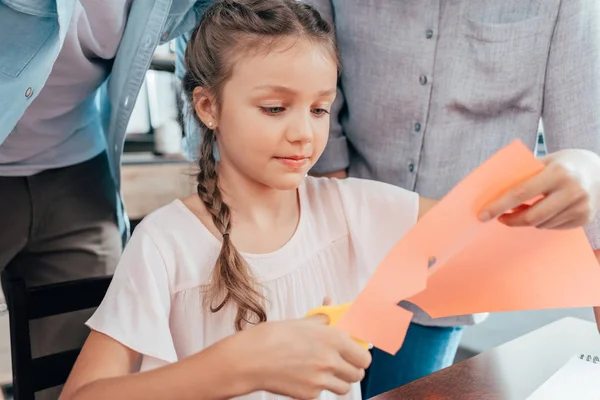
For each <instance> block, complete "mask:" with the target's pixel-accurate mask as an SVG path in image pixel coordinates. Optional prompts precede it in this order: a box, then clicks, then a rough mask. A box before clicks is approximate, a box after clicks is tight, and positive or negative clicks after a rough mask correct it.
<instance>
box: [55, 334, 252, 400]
mask: <svg viewBox="0 0 600 400" xmlns="http://www.w3.org/2000/svg"><path fill="white" fill-rule="evenodd" d="M232 356H233V355H232V354H231V350H230V349H229V348H228V346H227V343H226V342H222V343H219V344H217V345H215V346H212V347H210V348H208V349H206V350H205V351H202V352H201V353H199V354H197V355H195V356H192V357H189V358H186V359H184V360H182V361H180V362H177V363H174V364H170V365H168V366H165V367H163V368H158V369H155V370H152V371H149V372H142V373H134V369H135V368H136V366H137V364H138V362H139V359H140V355H139V354H138V353H136V352H135V351H133V350H131V349H130V348H128V347H125V346H124V345H122V344H121V343H119V342H118V341H116V340H114V339H113V338H111V337H109V336H106V335H104V334H102V333H99V332H96V331H92V332H91V333H90V335H89V337H88V339H87V341H86V343H85V345H84V347H83V349H82V351H81V354H80V356H79V358H78V359H77V362H76V364H75V366H74V368H73V371H72V373H71V375H70V376H69V379H68V381H67V383H66V385H65V387H64V389H63V392H62V395H61V400H67V399H68V400H71V399H77V400H79V399H81V400H84V399H90V400H91V399H112V398H115V399H116V398H124V399H131V400H135V399H167V398H171V397H172V396H173V395H174V394H175V393H176V394H177V398H178V399H196V398H198V395H199V394H200V393H202V396H203V398H206V399H224V398H231V397H235V396H239V395H243V394H246V393H250V392H252V391H253V390H252V389H253V386H252V385H253V382H251V381H249V379H248V378H249V375H251V374H250V373H249V372H250V371H248V370H245V368H247V367H248V366H247V365H244V362H243V361H240V362H228V360H233V361H235V358H234V357H232Z"/></svg>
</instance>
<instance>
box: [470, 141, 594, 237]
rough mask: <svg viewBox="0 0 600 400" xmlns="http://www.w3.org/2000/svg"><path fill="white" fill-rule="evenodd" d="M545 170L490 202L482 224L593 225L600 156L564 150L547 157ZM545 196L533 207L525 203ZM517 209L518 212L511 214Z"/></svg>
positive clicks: (563, 226) (570, 226) (548, 226)
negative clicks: (498, 222) (489, 221)
mask: <svg viewBox="0 0 600 400" xmlns="http://www.w3.org/2000/svg"><path fill="white" fill-rule="evenodd" d="M542 161H543V162H544V163H545V164H546V166H545V168H544V169H543V170H542V171H540V172H539V173H538V174H537V175H535V176H533V177H531V178H530V179H528V180H526V181H525V182H523V183H521V184H519V185H517V186H515V187H514V188H512V189H510V190H509V191H508V192H506V193H505V194H504V195H502V196H501V197H500V198H498V199H496V200H495V201H493V202H492V203H490V204H489V205H488V206H487V207H486V208H485V209H484V210H483V211H482V212H481V214H480V216H479V218H480V220H482V221H487V220H490V219H493V218H499V221H500V222H502V223H504V224H506V225H508V226H535V227H538V228H542V229H571V228H576V227H580V226H584V225H587V224H589V223H590V222H591V221H592V220H593V219H594V217H595V216H596V214H597V212H598V209H599V208H600V157H599V156H598V155H597V154H595V153H593V152H591V151H587V150H579V149H570V150H562V151H558V152H556V153H553V154H550V155H548V156H547V157H544V158H543V159H542ZM539 196H543V198H541V199H540V200H539V201H537V202H536V203H534V204H533V205H531V206H528V205H525V204H524V203H525V202H527V201H529V200H531V199H534V198H537V197H539ZM511 210H513V211H514V212H512V213H508V214H507V212H508V211H511Z"/></svg>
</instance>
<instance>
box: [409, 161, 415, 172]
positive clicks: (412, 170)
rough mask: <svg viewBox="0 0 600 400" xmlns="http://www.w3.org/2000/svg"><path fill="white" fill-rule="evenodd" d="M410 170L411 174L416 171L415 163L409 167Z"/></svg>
mask: <svg viewBox="0 0 600 400" xmlns="http://www.w3.org/2000/svg"><path fill="white" fill-rule="evenodd" d="M408 170H409V171H410V172H414V171H415V164H413V163H410V164H409V165H408Z"/></svg>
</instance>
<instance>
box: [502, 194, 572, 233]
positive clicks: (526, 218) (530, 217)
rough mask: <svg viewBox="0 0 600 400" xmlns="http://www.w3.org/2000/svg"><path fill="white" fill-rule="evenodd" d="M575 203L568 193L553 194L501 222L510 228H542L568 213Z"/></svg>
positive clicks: (505, 217)
mask: <svg viewBox="0 0 600 400" xmlns="http://www.w3.org/2000/svg"><path fill="white" fill-rule="evenodd" d="M576 201H577V200H575V202H576ZM573 203H574V201H573V199H571V198H569V196H568V193H567V192H565V191H557V192H553V193H550V194H549V195H548V196H547V197H545V198H543V199H541V200H539V201H538V202H537V203H535V204H533V205H532V206H530V207H519V208H520V209H517V210H515V212H513V213H510V214H504V215H502V216H501V218H500V222H502V223H503V224H505V225H508V226H540V225H542V224H543V223H545V222H547V221H550V220H551V219H553V218H555V217H557V216H559V215H561V214H564V212H565V211H567V212H568V209H569V207H570V206H571V205H572V204H573ZM565 217H566V218H568V215H567V216H564V215H563V219H564V218H565Z"/></svg>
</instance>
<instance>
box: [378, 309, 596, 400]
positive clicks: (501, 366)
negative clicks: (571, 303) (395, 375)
mask: <svg viewBox="0 0 600 400" xmlns="http://www.w3.org/2000/svg"><path fill="white" fill-rule="evenodd" d="M579 353H595V354H598V355H600V334H599V333H598V329H597V328H596V325H595V324H594V323H591V322H588V321H583V320H580V319H576V318H563V319H561V320H558V321H556V322H553V323H551V324H549V325H546V326H544V327H542V328H540V329H538V330H535V331H533V332H530V333H528V334H526V335H524V336H521V337H519V338H517V339H515V340H512V341H510V342H508V343H505V344H503V345H501V346H498V347H496V348H494V349H492V350H489V351H486V352H484V353H482V354H479V355H477V356H475V357H472V358H470V359H467V360H465V361H462V362H460V363H458V364H455V365H453V366H451V367H448V368H446V369H443V370H441V371H438V372H436V373H434V374H431V375H429V376H426V377H424V378H421V379H419V380H416V381H414V382H412V383H409V384H408V385H405V386H402V387H399V388H397V389H395V390H392V391H390V392H387V393H384V394H382V395H380V396H377V397H375V399H377V400H400V399H402V400H412V399H415V400H417V399H418V400H524V399H526V398H527V396H529V395H531V394H532V393H533V392H534V391H535V390H537V388H538V387H539V386H540V385H541V384H542V383H544V382H545V381H546V380H547V379H548V378H550V376H552V375H553V374H554V373H555V372H556V371H558V370H559V369H560V368H561V367H562V366H563V365H564V364H565V363H566V362H567V361H568V359H569V358H571V357H572V356H573V355H575V354H579Z"/></svg>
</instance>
